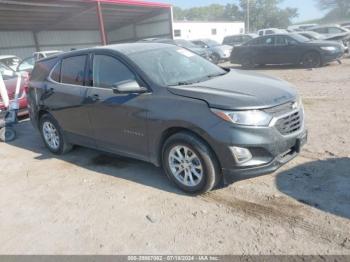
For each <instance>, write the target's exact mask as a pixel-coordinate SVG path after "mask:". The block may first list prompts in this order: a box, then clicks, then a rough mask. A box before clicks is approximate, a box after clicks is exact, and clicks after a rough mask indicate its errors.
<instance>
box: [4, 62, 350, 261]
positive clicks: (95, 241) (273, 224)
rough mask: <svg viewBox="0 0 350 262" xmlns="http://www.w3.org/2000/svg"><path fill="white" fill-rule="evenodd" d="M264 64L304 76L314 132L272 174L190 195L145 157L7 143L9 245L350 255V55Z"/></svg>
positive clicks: (28, 138)
mask: <svg viewBox="0 0 350 262" xmlns="http://www.w3.org/2000/svg"><path fill="white" fill-rule="evenodd" d="M256 71H258V72H260V73H264V74H268V75H272V76H277V77H280V78H283V79H285V80H287V81H289V82H291V83H293V84H294V85H295V86H296V89H297V90H298V91H299V92H300V94H301V96H302V98H303V101H304V105H305V111H306V116H307V119H306V122H307V127H308V128H309V131H310V140H309V143H308V145H307V146H306V148H305V149H304V151H303V152H302V154H301V155H300V156H299V157H298V158H296V159H295V160H293V161H292V162H290V163H289V164H287V165H286V166H285V167H283V168H282V169H280V170H278V171H277V172H275V173H274V174H271V175H267V176H262V177H258V178H253V179H249V180H243V181H237V182H236V183H234V184H232V185H230V186H228V187H227V188H223V189H219V190H216V191H214V192H211V193H209V194H206V195H203V196H198V197H191V196H187V195H184V194H183V193H181V192H180V191H178V190H177V189H176V188H175V187H174V186H173V185H172V184H170V182H169V181H168V180H167V178H166V177H165V175H164V174H163V172H162V171H161V170H160V169H158V168H156V167H154V166H152V165H150V164H147V163H143V162H139V161H136V160H131V159H126V158H120V157H117V156H107V155H104V154H103V153H100V152H97V151H93V150H89V149H85V148H77V149H75V150H74V151H73V152H71V153H70V154H68V155H66V156H63V157H56V156H54V155H51V154H50V153H49V152H48V151H47V150H46V149H45V147H44V145H43V143H42V142H41V139H40V137H39V134H38V133H37V132H36V131H35V130H34V129H33V128H32V126H31V125H30V123H29V121H23V122H21V123H20V124H19V125H18V126H17V127H16V129H17V131H18V135H19V137H18V139H17V140H16V141H14V142H12V143H10V144H3V143H2V144H0V253H1V254H349V255H350V147H349V145H350V59H344V60H343V64H342V65H338V64H336V63H333V64H331V65H329V66H327V67H324V68H319V69H314V70H305V69H300V68H291V67H282V68H281V67H264V68H259V69H257V70H256Z"/></svg>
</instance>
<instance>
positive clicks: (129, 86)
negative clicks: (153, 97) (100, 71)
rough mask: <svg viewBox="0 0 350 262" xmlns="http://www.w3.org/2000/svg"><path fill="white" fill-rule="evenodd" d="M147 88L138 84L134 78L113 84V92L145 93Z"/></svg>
mask: <svg viewBox="0 0 350 262" xmlns="http://www.w3.org/2000/svg"><path fill="white" fill-rule="evenodd" d="M146 92H147V88H145V87H142V86H140V85H139V84H138V83H137V82H136V81H135V80H126V81H122V82H118V83H116V84H114V85H113V93H115V94H131V93H138V94H141V93H146Z"/></svg>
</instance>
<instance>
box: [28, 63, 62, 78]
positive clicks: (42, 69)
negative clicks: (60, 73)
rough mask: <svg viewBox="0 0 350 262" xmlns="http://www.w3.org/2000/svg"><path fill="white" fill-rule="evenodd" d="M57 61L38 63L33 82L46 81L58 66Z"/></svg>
mask: <svg viewBox="0 0 350 262" xmlns="http://www.w3.org/2000/svg"><path fill="white" fill-rule="evenodd" d="M56 62H57V59H48V60H44V61H39V62H36V64H35V66H34V69H33V71H32V75H31V81H44V80H45V79H46V78H47V77H48V75H49V74H50V71H51V70H52V68H53V67H54V65H55V64H56Z"/></svg>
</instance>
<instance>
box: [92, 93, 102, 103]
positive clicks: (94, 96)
mask: <svg viewBox="0 0 350 262" xmlns="http://www.w3.org/2000/svg"><path fill="white" fill-rule="evenodd" d="M90 99H91V101H92V102H96V101H98V100H100V96H99V95H98V94H94V95H92V96H90Z"/></svg>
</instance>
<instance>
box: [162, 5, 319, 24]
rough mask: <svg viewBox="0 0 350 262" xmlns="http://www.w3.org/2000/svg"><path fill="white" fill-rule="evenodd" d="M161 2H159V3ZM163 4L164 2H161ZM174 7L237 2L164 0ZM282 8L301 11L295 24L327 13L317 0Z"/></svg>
mask: <svg viewBox="0 0 350 262" xmlns="http://www.w3.org/2000/svg"><path fill="white" fill-rule="evenodd" d="M158 2H159V1H158ZM161 2H163V1H161ZM164 2H168V3H170V4H172V5H176V6H179V7H182V8H190V7H196V6H205V5H210V4H227V3H236V2H238V1H235V0H231V1H230V0H164ZM281 7H283V8H285V7H296V8H298V10H299V17H297V18H296V19H294V21H293V22H302V21H307V20H312V19H317V18H321V17H323V15H324V14H325V12H321V11H320V10H319V9H318V8H317V6H316V1H315V0H284V3H283V4H281Z"/></svg>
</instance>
